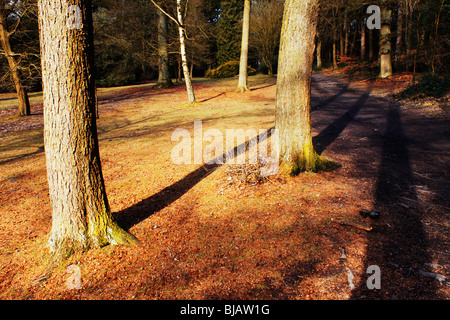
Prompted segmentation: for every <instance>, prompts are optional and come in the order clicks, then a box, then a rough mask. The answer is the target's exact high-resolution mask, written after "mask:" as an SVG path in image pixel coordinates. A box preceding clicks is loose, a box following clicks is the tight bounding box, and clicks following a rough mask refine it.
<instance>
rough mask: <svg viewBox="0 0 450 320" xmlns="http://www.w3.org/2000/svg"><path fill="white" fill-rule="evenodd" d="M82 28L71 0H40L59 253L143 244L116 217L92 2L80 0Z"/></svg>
mask: <svg viewBox="0 0 450 320" xmlns="http://www.w3.org/2000/svg"><path fill="white" fill-rule="evenodd" d="M76 3H77V6H78V8H79V9H80V10H79V13H80V14H81V17H80V18H81V19H80V25H79V26H80V27H79V28H78V27H77V28H69V27H68V14H67V13H68V5H67V2H66V1H60V0H39V3H38V7H39V26H40V28H39V29H40V42H41V59H42V82H43V87H44V141H45V154H46V163H47V177H48V185H49V193H50V200H51V204H52V215H53V224H52V229H51V232H50V238H49V242H48V243H49V247H50V249H51V251H52V252H53V253H54V254H55V256H56V257H58V258H66V257H67V256H69V255H70V254H72V253H74V252H77V251H84V250H87V249H89V248H98V247H101V246H104V245H107V244H134V243H137V240H136V238H134V237H133V236H132V235H130V234H129V233H127V232H125V231H124V230H123V229H121V228H120V227H119V226H118V225H117V224H116V223H115V222H114V221H113V218H112V214H111V211H110V208H109V204H108V200H107V197H106V192H105V185H104V181H103V176H102V170H101V165H100V155H99V145H98V138H97V126H96V118H95V83H94V74H93V72H94V70H93V57H94V55H93V48H94V45H93V31H92V26H93V23H92V12H91V5H92V3H91V1H89V0H78V1H76Z"/></svg>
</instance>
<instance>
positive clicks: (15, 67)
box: [0, 1, 31, 116]
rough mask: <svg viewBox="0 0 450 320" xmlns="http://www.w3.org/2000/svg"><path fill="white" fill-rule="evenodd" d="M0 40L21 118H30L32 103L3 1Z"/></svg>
mask: <svg viewBox="0 0 450 320" xmlns="http://www.w3.org/2000/svg"><path fill="white" fill-rule="evenodd" d="M0 40H1V43H2V48H3V51H4V52H5V56H6V59H7V61H8V66H9V72H10V73H11V79H12V80H13V82H14V86H15V88H16V93H17V99H18V104H19V107H18V114H19V115H20V116H28V115H30V114H31V111H30V101H29V99H28V95H27V93H26V91H25V88H24V87H23V85H22V82H21V79H20V70H19V64H18V63H17V61H16V58H15V57H14V56H15V55H14V51H13V50H12V48H11V42H10V33H9V31H8V25H7V21H6V14H5V10H4V4H3V1H2V3H1V6H0Z"/></svg>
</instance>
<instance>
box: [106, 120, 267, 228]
mask: <svg viewBox="0 0 450 320" xmlns="http://www.w3.org/2000/svg"><path fill="white" fill-rule="evenodd" d="M271 133H272V130H271V129H269V130H267V133H265V134H260V135H258V136H256V137H254V138H252V139H250V140H249V141H247V142H245V143H243V144H240V145H238V146H236V147H235V148H234V149H233V150H232V151H233V153H232V154H234V157H238V156H239V155H240V154H241V153H244V152H246V151H247V150H248V148H249V146H250V145H251V144H252V140H256V143H260V142H262V141H264V140H266V139H268V138H270V136H271ZM230 153H231V151H227V152H226V153H224V154H222V155H220V156H218V157H217V158H215V159H213V160H212V161H211V163H213V164H204V165H202V166H201V167H199V168H198V169H196V170H195V171H192V172H191V173H189V174H187V175H186V176H185V177H184V178H182V179H181V180H179V181H177V182H175V183H174V184H172V185H170V186H168V187H166V188H164V189H163V190H161V191H160V192H158V193H156V194H154V195H152V196H150V197H148V198H147V199H144V200H142V201H140V202H138V203H137V204H135V205H133V206H131V207H129V208H127V209H125V210H122V211H120V212H118V213H116V214H115V219H116V221H117V222H118V224H119V225H120V226H121V227H122V228H124V229H125V230H128V229H129V228H131V227H132V226H134V225H136V224H138V223H139V222H141V221H143V220H145V219H147V218H149V217H150V216H152V215H153V214H154V213H156V212H158V211H160V210H162V209H164V208H165V207H167V206H168V205H170V204H171V203H173V202H174V201H176V200H178V199H179V198H180V197H181V196H183V195H184V194H185V193H187V192H188V191H189V190H190V189H192V188H193V187H194V186H195V185H197V184H198V183H199V182H200V181H202V180H203V179H205V178H206V177H208V176H209V175H211V174H212V173H213V172H215V171H216V170H217V169H218V168H220V167H221V166H222V165H223V164H218V161H216V159H221V160H222V161H221V162H222V163H224V162H225V159H228V158H227V157H228V156H227V155H228V154H230Z"/></svg>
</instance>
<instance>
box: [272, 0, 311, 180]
mask: <svg viewBox="0 0 450 320" xmlns="http://www.w3.org/2000/svg"><path fill="white" fill-rule="evenodd" d="M318 6H319V0H306V1H302V0H287V1H286V3H285V9H284V17H283V27H282V31H281V42H280V55H279V62H278V80H277V88H278V89H277V107H276V120H275V128H276V129H278V130H279V134H280V149H279V151H280V170H281V171H282V172H283V173H288V174H297V173H299V172H300V171H304V170H316V169H317V168H318V160H319V159H320V157H319V156H318V155H317V153H316V152H315V151H314V147H313V143H312V135H311V73H312V65H313V60H314V41H315V35H316V25H317V15H318Z"/></svg>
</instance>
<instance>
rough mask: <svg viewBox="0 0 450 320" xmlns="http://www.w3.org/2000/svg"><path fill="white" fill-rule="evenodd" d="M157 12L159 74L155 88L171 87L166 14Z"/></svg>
mask: <svg viewBox="0 0 450 320" xmlns="http://www.w3.org/2000/svg"><path fill="white" fill-rule="evenodd" d="M157 12H158V55H159V65H158V67H159V75H158V82H157V83H156V85H155V88H171V87H173V82H172V79H171V76H170V68H169V51H168V46H167V42H168V41H167V37H168V31H167V16H166V15H165V14H164V13H163V12H162V11H161V10H157Z"/></svg>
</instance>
